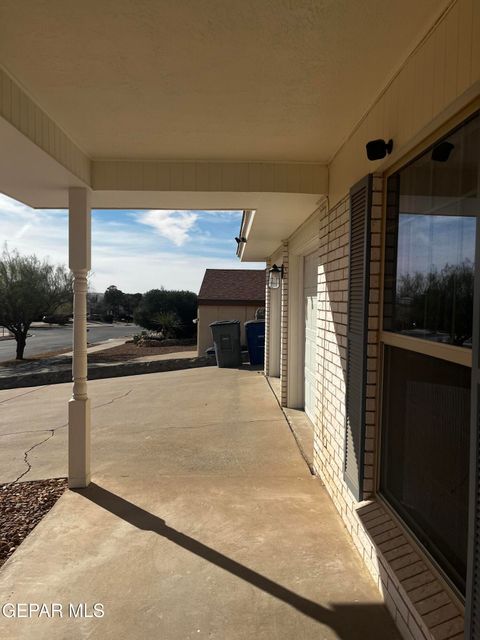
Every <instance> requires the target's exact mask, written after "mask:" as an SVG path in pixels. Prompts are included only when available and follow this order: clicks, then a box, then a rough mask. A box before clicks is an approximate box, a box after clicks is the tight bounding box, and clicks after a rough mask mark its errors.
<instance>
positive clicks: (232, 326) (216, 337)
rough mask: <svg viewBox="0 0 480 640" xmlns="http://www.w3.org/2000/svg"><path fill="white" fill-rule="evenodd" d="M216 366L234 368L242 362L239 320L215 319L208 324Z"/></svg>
mask: <svg viewBox="0 0 480 640" xmlns="http://www.w3.org/2000/svg"><path fill="white" fill-rule="evenodd" d="M210 327H211V329H212V337H213V345H214V347H215V357H216V358H217V366H218V367H220V368H228V367H230V368H236V367H239V366H240V365H241V364H242V350H241V347H240V321H239V320H217V321H216V322H212V323H211V324H210Z"/></svg>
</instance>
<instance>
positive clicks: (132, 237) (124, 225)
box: [0, 194, 264, 292]
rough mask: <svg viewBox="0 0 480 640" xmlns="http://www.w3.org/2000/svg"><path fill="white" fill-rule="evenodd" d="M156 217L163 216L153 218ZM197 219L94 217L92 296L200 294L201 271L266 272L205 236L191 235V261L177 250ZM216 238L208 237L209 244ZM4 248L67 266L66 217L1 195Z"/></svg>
mask: <svg viewBox="0 0 480 640" xmlns="http://www.w3.org/2000/svg"><path fill="white" fill-rule="evenodd" d="M159 213H160V214H162V215H160V216H158V215H156V214H159ZM212 213H213V212H212ZM215 213H216V215H212V217H211V220H212V221H213V220H218V218H217V216H219V217H220V216H222V214H223V215H224V216H228V215H229V214H225V212H215ZM153 214H155V215H153ZM165 214H166V215H165ZM139 216H141V217H142V219H141V220H139ZM201 219H204V215H203V212H192V211H169V210H168V211H155V210H154V211H143V212H123V211H122V212H118V217H116V218H115V220H112V219H109V218H108V217H106V216H104V215H103V214H102V212H101V211H99V212H95V213H94V214H93V219H92V245H93V246H92V277H91V286H92V287H93V289H94V290H96V291H104V290H105V289H106V288H107V287H108V286H109V285H111V284H116V285H117V286H118V287H119V288H120V289H122V290H123V291H128V292H136V291H140V292H144V291H147V290H148V289H154V288H159V287H160V286H164V287H166V288H167V289H189V290H190V291H198V289H199V287H200V284H201V281H202V278H203V274H204V273H205V269H208V268H212V269H222V268H223V269H226V268H229V269H235V268H239V269H240V268H242V269H244V268H252V269H255V268H261V267H262V266H264V265H262V264H254V263H251V264H248V263H247V264H242V263H240V262H239V260H238V259H237V258H236V257H235V255H234V250H235V249H234V247H233V245H232V247H230V243H228V244H225V246H224V245H223V243H221V244H220V245H217V246H215V243H214V242H211V241H210V240H211V236H210V233H211V232H210V231H208V230H203V231H200V230H199V229H198V228H197V229H196V230H195V234H196V235H195V238H194V239H195V247H194V250H195V255H193V254H192V253H190V252H189V251H187V250H186V249H179V248H178V247H180V246H181V245H182V244H185V243H186V242H187V241H188V239H189V237H190V235H191V234H192V231H193V229H194V227H195V224H196V223H197V221H198V222H200V220H201ZM145 220H148V222H146V221H145ZM139 222H142V224H138V223H139ZM197 226H198V225H197ZM152 229H154V230H155V231H156V232H158V233H159V234H160V235H162V237H165V238H166V239H167V240H170V242H171V243H172V245H170V248H169V249H168V248H166V247H163V248H160V247H159V244H160V243H159V242H158V240H157V236H156V234H155V233H152ZM189 234H190V235H189ZM215 235H216V234H215V233H213V234H212V236H213V238H214V237H215ZM5 242H7V243H8V246H9V248H10V249H11V250H13V249H18V251H19V252H20V253H21V254H24V255H30V254H36V255H37V256H38V257H39V258H42V259H43V258H48V259H49V260H50V261H51V262H54V263H56V264H67V263H68V214H67V212H66V211H65V210H61V209H59V210H53V209H31V208H30V207H28V206H26V205H24V204H22V203H20V202H16V201H15V200H12V199H11V198H8V197H7V196H4V195H2V194H0V250H1V248H2V246H3V244H4V243H5Z"/></svg>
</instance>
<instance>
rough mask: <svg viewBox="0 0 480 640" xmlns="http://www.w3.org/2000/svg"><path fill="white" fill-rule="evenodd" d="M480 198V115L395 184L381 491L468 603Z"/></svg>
mask: <svg viewBox="0 0 480 640" xmlns="http://www.w3.org/2000/svg"><path fill="white" fill-rule="evenodd" d="M479 194H480V117H479V116H478V114H477V115H476V116H474V117H472V118H470V119H469V120H468V121H467V122H465V123H464V124H463V125H462V126H461V127H459V128H458V129H456V130H455V131H454V132H452V133H451V134H449V135H448V136H447V137H446V138H444V139H442V140H439V141H438V142H437V143H436V144H435V145H434V146H433V147H431V148H430V149H428V150H427V151H426V152H425V153H424V154H423V155H421V156H420V157H418V158H417V159H416V160H414V161H413V162H412V163H410V164H409V165H408V166H406V167H404V168H403V169H401V170H400V171H398V172H397V173H395V174H394V175H392V176H390V177H389V179H388V181H387V220H386V235H385V265H384V309H383V333H382V340H383V342H384V345H385V346H384V356H385V357H384V376H383V411H382V455H381V473H380V490H381V492H382V494H383V495H384V497H385V498H386V499H387V500H388V501H389V502H390V504H391V505H392V506H393V507H394V509H395V510H396V511H397V512H398V514H399V515H400V517H401V518H402V519H403V520H404V522H405V523H406V524H407V525H408V526H409V527H410V529H411V530H412V531H413V532H414V533H415V535H416V536H417V537H418V539H419V540H420V541H421V542H422V543H423V544H424V546H425V548H426V549H427V550H428V551H429V553H430V554H431V555H432V557H434V558H435V559H436V560H437V562H438V564H439V565H440V566H441V567H442V568H443V570H444V571H445V573H446V574H447V575H448V576H449V578H450V579H451V581H452V582H453V583H454V584H455V585H456V586H457V587H458V589H459V590H460V591H464V589H465V578H466V555H467V526H468V481H469V477H468V467H469V425H470V377H471V370H470V367H469V366H462V365H460V364H458V362H465V363H467V362H468V360H467V359H466V357H465V358H464V357H463V356H462V357H460V356H459V355H458V354H465V356H467V355H468V353H467V352H466V349H469V348H471V345H472V333H473V330H472V322H473V282H474V277H476V276H475V238H476V227H477V217H478V216H480V200H479ZM477 259H478V258H477ZM394 334H395V335H394ZM411 338H417V340H412V339H411ZM419 338H420V339H421V340H422V341H423V340H426V341H429V342H430V343H432V342H434V343H437V345H433V344H431V346H430V347H429V349H428V350H427V349H425V348H423V347H422V346H421V343H420V342H419V340H418V339H419ZM423 344H425V345H427V344H428V343H427V342H425V343H423ZM443 344H448V345H451V346H450V347H449V348H448V349H447V348H446V347H443V346H442V345H443ZM452 347H454V348H453V349H452ZM425 352H426V353H430V354H431V355H424V353H425Z"/></svg>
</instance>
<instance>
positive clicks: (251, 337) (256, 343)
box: [245, 320, 265, 364]
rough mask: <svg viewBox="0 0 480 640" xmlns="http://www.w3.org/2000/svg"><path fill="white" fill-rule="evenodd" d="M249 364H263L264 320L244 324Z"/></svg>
mask: <svg viewBox="0 0 480 640" xmlns="http://www.w3.org/2000/svg"><path fill="white" fill-rule="evenodd" d="M245 334H246V336H247V347H248V357H249V359H250V364H263V359H264V353H265V320H249V321H248V322H245Z"/></svg>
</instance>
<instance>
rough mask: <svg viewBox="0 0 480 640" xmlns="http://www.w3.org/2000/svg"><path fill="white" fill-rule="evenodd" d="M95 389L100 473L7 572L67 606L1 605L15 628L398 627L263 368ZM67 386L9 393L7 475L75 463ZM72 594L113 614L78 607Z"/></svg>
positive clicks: (222, 638) (7, 597) (181, 634)
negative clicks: (48, 612)
mask: <svg viewBox="0 0 480 640" xmlns="http://www.w3.org/2000/svg"><path fill="white" fill-rule="evenodd" d="M90 389H91V397H92V403H93V407H94V410H93V433H92V447H93V452H92V458H93V459H92V466H93V483H92V485H91V486H90V487H89V488H88V489H86V490H82V491H75V492H74V491H68V492H67V493H65V494H64V495H63V496H62V498H61V499H60V500H59V501H58V503H57V504H56V505H55V507H54V508H53V509H52V511H51V512H50V513H49V514H48V515H47V517H46V518H45V519H44V520H43V521H42V522H41V523H40V524H39V525H38V527H37V528H36V529H35V530H34V531H33V533H32V534H31V535H30V536H29V537H28V538H27V539H26V540H25V542H24V543H23V544H22V545H21V546H20V547H19V549H18V550H17V551H16V552H15V554H14V555H13V556H12V557H11V558H10V560H9V561H8V562H7V563H6V565H5V566H4V567H3V569H2V570H1V571H0V601H1V602H2V603H4V602H13V603H18V602H22V603H29V602H35V603H52V602H54V603H60V604H62V605H63V611H64V612H65V615H64V616H63V617H62V618H59V617H54V618H46V617H42V618H40V619H39V618H37V617H35V618H24V619H6V618H2V617H1V616H0V637H1V638H2V639H4V640H20V639H29V640H30V639H31V638H35V639H36V640H44V639H45V640H47V639H48V640H57V639H58V640H60V639H63V638H68V639H69V640H76V639H79V640H80V639H81V638H89V639H96V638H99V639H100V638H101V639H102V640H103V639H107V640H109V639H112V640H113V639H125V640H126V639H128V640H136V639H138V640H144V639H150V638H152V639H155V640H156V639H162V640H177V639H178V640H180V639H182V640H183V639H191V638H209V639H215V640H216V639H218V640H237V639H245V640H247V639H248V640H251V639H253V638H255V640H259V639H260V640H261V639H265V640H267V639H268V640H270V639H281V640H292V639H303V638H305V639H307V638H308V639H310V638H318V639H325V640H332V639H342V640H365V639H366V638H368V640H376V639H378V640H397V639H398V638H399V635H398V634H397V632H396V630H395V628H394V626H393V623H392V621H391V618H390V617H389V614H388V613H387V611H386V609H385V607H384V605H383V604H382V602H381V598H380V595H379V593H378V591H377V589H376V587H375V585H374V583H373V581H372V580H371V578H370V575H369V574H368V573H367V571H366V570H365V569H364V567H363V565H362V563H361V561H360V559H359V557H358V555H357V551H356V550H355V548H354V547H353V544H352V543H351V541H350V539H349V537H348V536H347V534H346V532H345V530H344V527H343V524H342V522H341V520H340V518H339V517H338V515H337V513H336V511H335V509H334V507H333V505H332V503H331V501H330V499H329V497H328V496H327V494H326V492H325V490H324V489H323V487H322V484H321V483H320V481H319V480H318V479H316V478H314V477H313V476H311V474H310V473H309V470H308V468H307V466H306V464H305V462H304V461H303V459H302V457H301V455H300V454H299V452H298V449H297V447H296V444H295V440H294V438H293V436H292V434H291V432H290V430H289V428H288V425H287V423H286V421H285V419H284V416H283V414H282V412H281V411H280V409H279V407H278V404H277V402H276V400H275V398H274V397H273V395H272V393H271V392H270V390H269V388H268V385H267V383H266V381H265V379H264V377H263V376H262V374H261V373H259V372H253V371H248V370H246V371H241V370H227V369H216V368H209V369H201V370H199V369H197V370H188V371H176V372H169V373H161V374H151V375H148V376H136V377H131V378H120V379H115V380H99V381H96V382H93V383H91V385H90ZM69 396H70V385H57V386H50V387H39V388H34V389H21V390H20V389H19V390H16V391H3V392H0V403H1V404H0V410H1V412H2V418H3V419H2V431H3V436H2V438H1V439H2V448H1V460H0V468H1V469H2V474H3V477H2V478H1V480H2V481H6V480H12V479H14V478H15V477H17V476H18V475H20V474H21V473H23V472H25V471H27V473H26V475H25V476H24V477H23V479H25V480H28V479H34V478H45V477H51V476H61V475H64V474H65V473H66V428H65V427H64V425H65V422H66V411H67V406H66V402H67V399H68V397H69ZM42 441H43V444H42ZM28 449H30V451H29V452H28V453H27V454H26V460H27V464H25V459H24V456H25V452H26V451H27V450H28ZM29 465H30V468H29ZM69 603H73V604H74V605H75V607H76V606H77V605H78V603H85V606H86V607H87V612H88V613H89V615H91V613H92V607H93V605H94V604H95V603H101V604H102V605H103V610H104V616H103V617H84V618H81V619H79V618H77V619H72V618H71V617H69V616H68V613H67V612H68V607H69ZM84 611H85V609H84Z"/></svg>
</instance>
